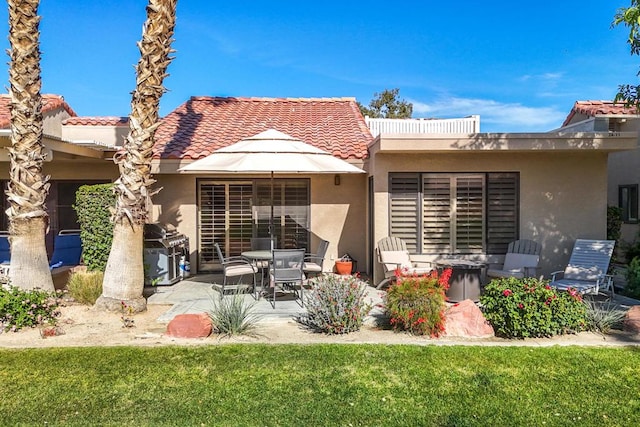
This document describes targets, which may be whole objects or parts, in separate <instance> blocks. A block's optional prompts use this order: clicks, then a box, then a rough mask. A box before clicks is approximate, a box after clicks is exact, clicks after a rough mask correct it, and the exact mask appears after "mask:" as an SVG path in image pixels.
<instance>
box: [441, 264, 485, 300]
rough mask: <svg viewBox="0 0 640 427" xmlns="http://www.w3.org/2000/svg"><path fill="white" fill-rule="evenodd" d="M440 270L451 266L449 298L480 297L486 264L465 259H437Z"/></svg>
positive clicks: (476, 298) (472, 298)
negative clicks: (483, 270)
mask: <svg viewBox="0 0 640 427" xmlns="http://www.w3.org/2000/svg"><path fill="white" fill-rule="evenodd" d="M435 263H436V265H437V266H438V268H439V269H440V270H443V269H445V268H451V278H450V279H449V290H448V291H447V294H446V295H447V298H448V299H449V301H451V302H460V301H464V300H466V299H470V300H472V301H473V302H477V301H478V300H479V299H480V292H481V283H482V282H481V277H482V269H483V268H484V264H482V263H478V262H474V261H468V260H464V259H453V258H445V259H439V260H436V262H435Z"/></svg>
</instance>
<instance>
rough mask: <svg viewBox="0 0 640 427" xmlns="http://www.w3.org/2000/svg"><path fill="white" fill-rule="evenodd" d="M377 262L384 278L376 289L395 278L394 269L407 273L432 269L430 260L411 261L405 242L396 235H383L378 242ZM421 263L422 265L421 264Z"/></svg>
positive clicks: (420, 272)
mask: <svg viewBox="0 0 640 427" xmlns="http://www.w3.org/2000/svg"><path fill="white" fill-rule="evenodd" d="M377 252H378V262H380V264H382V268H383V270H384V279H383V280H382V281H381V282H380V283H378V286H376V288H377V289H381V288H382V287H384V286H386V285H388V284H389V283H390V282H392V281H393V280H395V278H396V270H398V269H400V270H401V271H402V272H405V273H407V274H427V273H429V272H431V270H433V268H432V267H431V263H430V262H426V261H424V262H423V261H412V260H411V257H410V255H409V251H408V250H407V244H406V243H405V241H404V240H402V239H400V238H398V237H393V236H389V237H385V238H384V239H381V240H380V241H379V242H378V249H377ZM421 265H423V266H421Z"/></svg>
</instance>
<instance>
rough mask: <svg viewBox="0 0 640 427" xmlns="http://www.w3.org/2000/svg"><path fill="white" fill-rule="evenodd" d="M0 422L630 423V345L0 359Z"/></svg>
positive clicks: (61, 351) (125, 350)
mask: <svg viewBox="0 0 640 427" xmlns="http://www.w3.org/2000/svg"><path fill="white" fill-rule="evenodd" d="M0 381H1V384H2V388H1V389H0V394H1V398H0V425H3V426H4V425H45V423H46V425H50V426H51V425H83V426H84V425H114V426H120V425H154V426H155V425H176V426H183V425H184V426H200V425H207V426H209V425H220V426H251V425H256V426H258V425H260V426H272V425H282V426H326V425H339V426H349V425H353V426H365V425H366V426H386V425H392V426H396V425H402V426H430V425H442V426H465V425H480V426H513V425H523V426H525V425H526V426H529V425H536V426H541V425H545V426H554V425H581V426H585V425H593V426H600V425H605V426H606V425H610V426H637V425H640V348H637V347H634V348H631V347H630V348H588V347H549V348H535V347H480V346H470V347H466V346H400V345H394V346H385V345H223V346H206V347H155V348H139V347H109V348H95V347H94V348H71V349H69V348H51V349H29V350H6V349H5V350H0Z"/></svg>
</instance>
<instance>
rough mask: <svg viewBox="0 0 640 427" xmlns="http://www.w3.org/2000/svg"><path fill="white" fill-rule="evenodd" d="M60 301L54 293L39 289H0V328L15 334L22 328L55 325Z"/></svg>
mask: <svg viewBox="0 0 640 427" xmlns="http://www.w3.org/2000/svg"><path fill="white" fill-rule="evenodd" d="M59 305H60V299H59V298H58V296H57V294H56V293H51V292H47V291H44V290H41V289H31V290H23V289H19V288H17V287H15V286H12V287H8V288H7V287H4V286H2V287H0V326H1V327H2V329H3V330H5V331H11V332H16V331H18V330H20V329H21V328H24V327H32V328H33V327H36V326H39V325H47V324H49V325H55V323H56V318H57V317H59V316H60V311H59V310H58V307H59Z"/></svg>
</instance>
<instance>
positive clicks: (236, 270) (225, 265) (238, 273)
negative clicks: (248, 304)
mask: <svg viewBox="0 0 640 427" xmlns="http://www.w3.org/2000/svg"><path fill="white" fill-rule="evenodd" d="M214 246H215V248H216V252H217V253H218V259H219V260H220V264H222V270H223V279H222V289H221V290H220V293H221V294H222V295H223V296H224V288H225V286H226V285H227V278H229V277H237V278H238V282H237V284H240V281H241V280H242V277H243V276H247V275H251V277H253V288H252V291H253V294H254V298H256V299H257V287H256V274H257V273H258V268H257V267H256V266H255V265H253V264H252V263H250V262H249V261H247V260H246V259H245V258H243V257H241V256H234V257H227V258H225V257H224V255H222V249H220V245H219V244H218V243H214Z"/></svg>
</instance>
